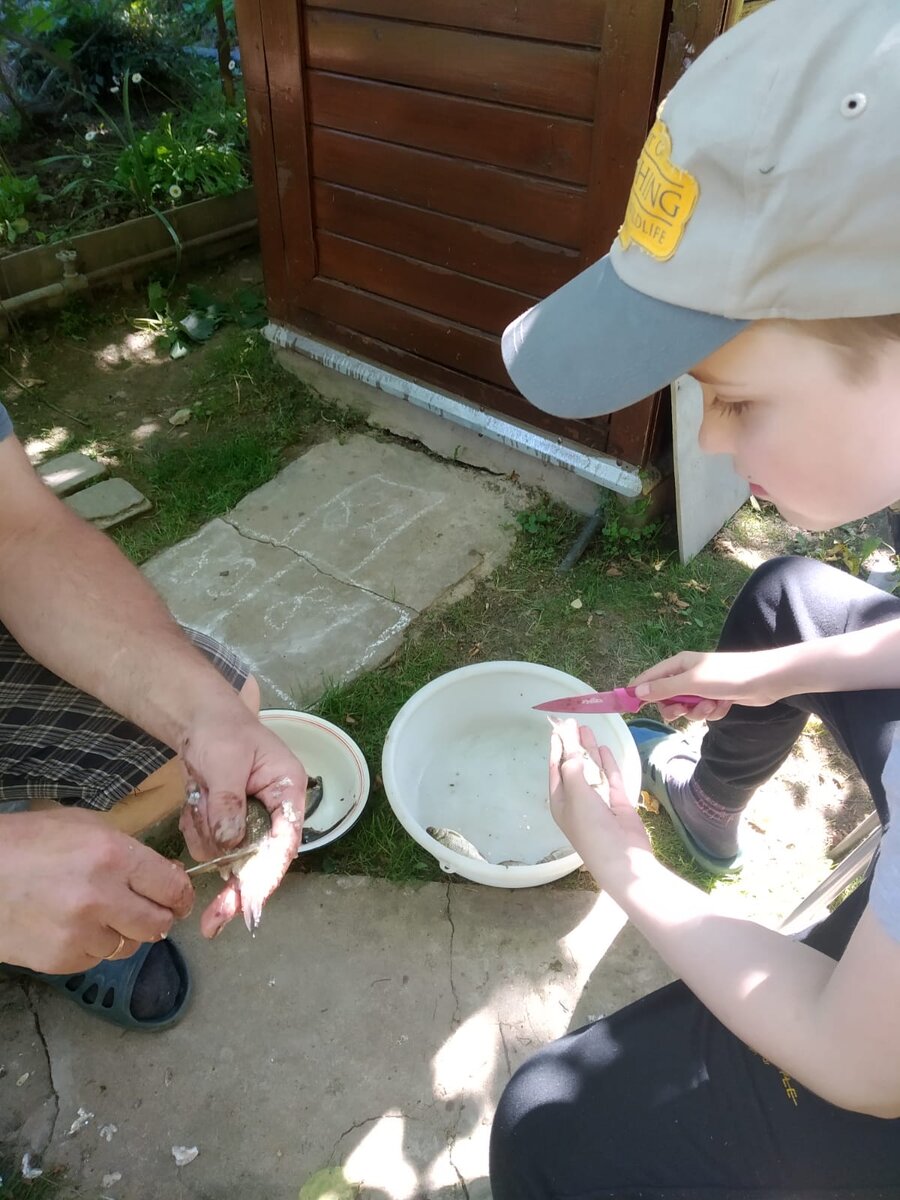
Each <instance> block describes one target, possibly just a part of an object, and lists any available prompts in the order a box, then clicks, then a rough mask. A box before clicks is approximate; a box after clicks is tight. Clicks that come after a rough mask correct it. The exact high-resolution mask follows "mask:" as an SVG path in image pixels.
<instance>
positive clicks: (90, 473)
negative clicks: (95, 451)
mask: <svg viewBox="0 0 900 1200" xmlns="http://www.w3.org/2000/svg"><path fill="white" fill-rule="evenodd" d="M37 472H38V475H40V477H41V478H42V479H43V481H44V483H46V485H47V487H48V488H49V489H50V491H51V492H55V493H56V495H57V496H68V495H70V494H71V493H72V492H77V491H78V490H79V489H80V488H83V487H86V486H87V484H89V483H95V482H96V481H97V480H98V479H102V478H103V477H104V475H105V474H106V467H105V466H104V464H103V463H98V462H95V461H94V459H92V458H88V456H87V455H86V454H82V453H81V452H80V451H79V450H73V451H72V453H71V454H60V455H59V456H58V457H57V458H51V459H50V460H49V461H48V462H45V463H41V465H40V466H39V467H38V469H37Z"/></svg>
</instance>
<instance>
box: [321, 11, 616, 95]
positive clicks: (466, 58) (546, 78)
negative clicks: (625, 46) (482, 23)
mask: <svg viewBox="0 0 900 1200" xmlns="http://www.w3.org/2000/svg"><path fill="white" fill-rule="evenodd" d="M306 38H307V43H306V53H307V59H306V61H307V66H309V67H310V68H312V69H313V70H321V71H335V72H337V73H338V74H341V75H354V76H358V77H361V78H363V79H380V80H382V82H385V83H402V84H405V85H406V86H407V87H418V88H424V89H425V90H427V91H433V92H447V93H449V94H451V95H455V96H472V97H474V98H475V99H476V100H490V101H493V102H495V103H500V104H513V105H517V106H519V107H521V108H536V109H539V110H540V111H541V112H546V113H560V114H562V115H564V116H569V117H582V118H590V117H592V116H593V111H594V93H595V91H596V84H597V54H596V52H595V51H592V50H581V49H573V48H572V47H570V46H554V45H550V44H548V43H544V42H537V41H520V40H517V39H515V38H502V37H485V36H483V35H482V34H480V33H468V32H461V31H459V30H456V29H445V28H443V27H441V26H426V25H419V24H412V23H407V22H403V21H384V20H380V19H379V18H378V17H359V16H355V15H353V14H351V13H341V12H333V11H330V10H324V9H311V8H308V7H307V9H306Z"/></svg>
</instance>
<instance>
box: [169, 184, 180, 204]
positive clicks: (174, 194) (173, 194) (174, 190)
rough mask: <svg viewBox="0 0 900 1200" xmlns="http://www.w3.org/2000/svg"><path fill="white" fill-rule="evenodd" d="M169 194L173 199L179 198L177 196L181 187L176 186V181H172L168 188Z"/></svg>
mask: <svg viewBox="0 0 900 1200" xmlns="http://www.w3.org/2000/svg"><path fill="white" fill-rule="evenodd" d="M169 195H170V196H171V197H172V199H173V200H177V199H179V197H180V196H181V188H180V187H179V186H178V184H177V183H173V184H172V186H171V187H170V188H169Z"/></svg>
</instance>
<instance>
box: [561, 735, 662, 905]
mask: <svg viewBox="0 0 900 1200" xmlns="http://www.w3.org/2000/svg"><path fill="white" fill-rule="evenodd" d="M550 811H551V813H552V814H553V819H554V820H555V821H556V823H557V825H558V826H559V827H560V829H561V830H562V831H563V833H564V834H565V835H566V837H567V838H568V839H569V841H570V842H571V843H572V845H573V846H574V847H575V849H576V850H577V851H578V853H579V854H580V855H581V857H582V858H583V859H584V861H585V863H586V864H587V865H588V866H589V867H590V869H591V871H592V872H593V873H594V874H595V877H596V876H597V875H598V872H599V874H600V875H602V865H603V863H604V862H610V863H612V862H616V861H618V860H620V859H621V858H622V857H623V856H625V855H627V854H629V853H630V852H631V851H634V850H641V851H649V850H650V841H649V838H648V837H647V833H646V830H645V829H644V823H643V821H642V820H641V818H640V817H639V816H638V814H637V812H636V811H635V809H634V808H633V807H632V805H631V803H630V801H629V799H628V797H627V795H626V793H625V787H624V784H623V783H622V775H621V772H620V771H619V765H618V763H617V762H616V760H615V758H614V756H613V754H612V752H611V751H610V750H609V749H608V748H607V747H606V746H599V747H598V745H597V741H596V738H595V737H594V734H593V732H592V731H591V730H590V729H588V728H587V726H581V728H579V726H578V723H577V722H576V721H575V720H574V719H572V718H570V719H568V720H565V721H557V722H556V723H555V726H554V730H553V733H552V734H551V735H550ZM597 882H598V883H600V884H601V886H602V884H603V880H602V878H599V877H598V878H597Z"/></svg>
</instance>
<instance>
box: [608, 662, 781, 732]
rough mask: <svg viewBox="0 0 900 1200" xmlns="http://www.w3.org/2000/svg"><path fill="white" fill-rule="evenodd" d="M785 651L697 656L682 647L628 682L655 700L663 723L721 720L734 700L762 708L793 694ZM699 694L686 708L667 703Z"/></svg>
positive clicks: (649, 698)
mask: <svg viewBox="0 0 900 1200" xmlns="http://www.w3.org/2000/svg"><path fill="white" fill-rule="evenodd" d="M789 650H790V647H786V648H785V649H784V650H782V649H775V650H751V651H744V652H741V653H718V652H717V653H714V654H698V653H695V652H693V651H684V652H683V653H681V654H676V655H675V656H674V658H667V659H665V661H664V662H661V663H657V665H656V666H655V667H651V668H650V670H649V671H644V672H643V674H641V675H638V676H637V678H636V679H633V680H632V681H631V686H632V687H634V688H636V690H637V694H638V696H639V697H640V698H641V699H642V700H644V701H646V702H647V703H648V704H656V705H657V706H658V708H659V711H660V713H661V714H662V717H663V720H664V721H674V720H675V718H676V717H689V718H690V720H692V721H720V720H721V719H722V717H724V716H725V714H726V713H727V712H728V710H729V709H730V708H731V706H732V704H746V705H747V706H748V707H750V708H765V707H766V706H767V705H769V704H774V703H775V701H776V700H781V699H783V698H784V697H785V696H791V695H795V694H796V692H797V690H798V689H797V688H796V687H792V686H791V683H790V680H789V678H788V672H787V670H786V667H787V665H788V664H787V657H788V651H789ZM684 694H688V695H695V696H703V697H704V700H703V702H702V703H701V704H698V705H696V706H695V707H694V708H690V709H689V708H685V706H684V705H683V704H667V703H666V701H667V699H668V697H670V696H677V695H684Z"/></svg>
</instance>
